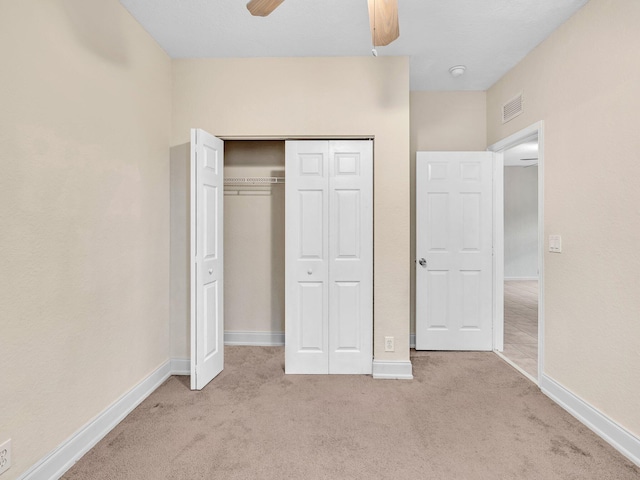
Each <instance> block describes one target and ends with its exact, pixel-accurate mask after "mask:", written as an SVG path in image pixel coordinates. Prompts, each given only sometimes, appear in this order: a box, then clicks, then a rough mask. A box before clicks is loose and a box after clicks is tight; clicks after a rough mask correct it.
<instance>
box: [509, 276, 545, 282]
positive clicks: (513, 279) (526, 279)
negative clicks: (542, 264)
mask: <svg viewBox="0 0 640 480" xmlns="http://www.w3.org/2000/svg"><path fill="white" fill-rule="evenodd" d="M532 280H536V281H537V280H538V277H504V281H505V282H530V281H532Z"/></svg>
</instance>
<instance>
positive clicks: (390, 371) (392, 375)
mask: <svg viewBox="0 0 640 480" xmlns="http://www.w3.org/2000/svg"><path fill="white" fill-rule="evenodd" d="M373 378H380V379H391V380H413V371H412V367H411V362H410V361H407V362H399V361H392V360H387V361H383V360H374V361H373Z"/></svg>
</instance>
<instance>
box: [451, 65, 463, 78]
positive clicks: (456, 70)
mask: <svg viewBox="0 0 640 480" xmlns="http://www.w3.org/2000/svg"><path fill="white" fill-rule="evenodd" d="M466 69H467V67H465V66H464V65H456V66H454V67H451V68H450V69H449V73H450V74H451V76H452V77H454V78H457V77H460V76H462V75H464V72H465V70H466Z"/></svg>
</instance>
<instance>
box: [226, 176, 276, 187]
mask: <svg viewBox="0 0 640 480" xmlns="http://www.w3.org/2000/svg"><path fill="white" fill-rule="evenodd" d="M281 183H284V177H227V178H225V179H224V184H225V185H272V184H281Z"/></svg>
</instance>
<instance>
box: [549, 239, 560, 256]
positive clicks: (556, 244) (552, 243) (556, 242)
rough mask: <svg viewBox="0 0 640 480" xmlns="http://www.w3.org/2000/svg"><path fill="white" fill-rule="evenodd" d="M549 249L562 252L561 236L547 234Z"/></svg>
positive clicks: (553, 251)
mask: <svg viewBox="0 0 640 480" xmlns="http://www.w3.org/2000/svg"><path fill="white" fill-rule="evenodd" d="M549 251H550V252H552V253H562V237H561V236H560V235H549Z"/></svg>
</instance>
